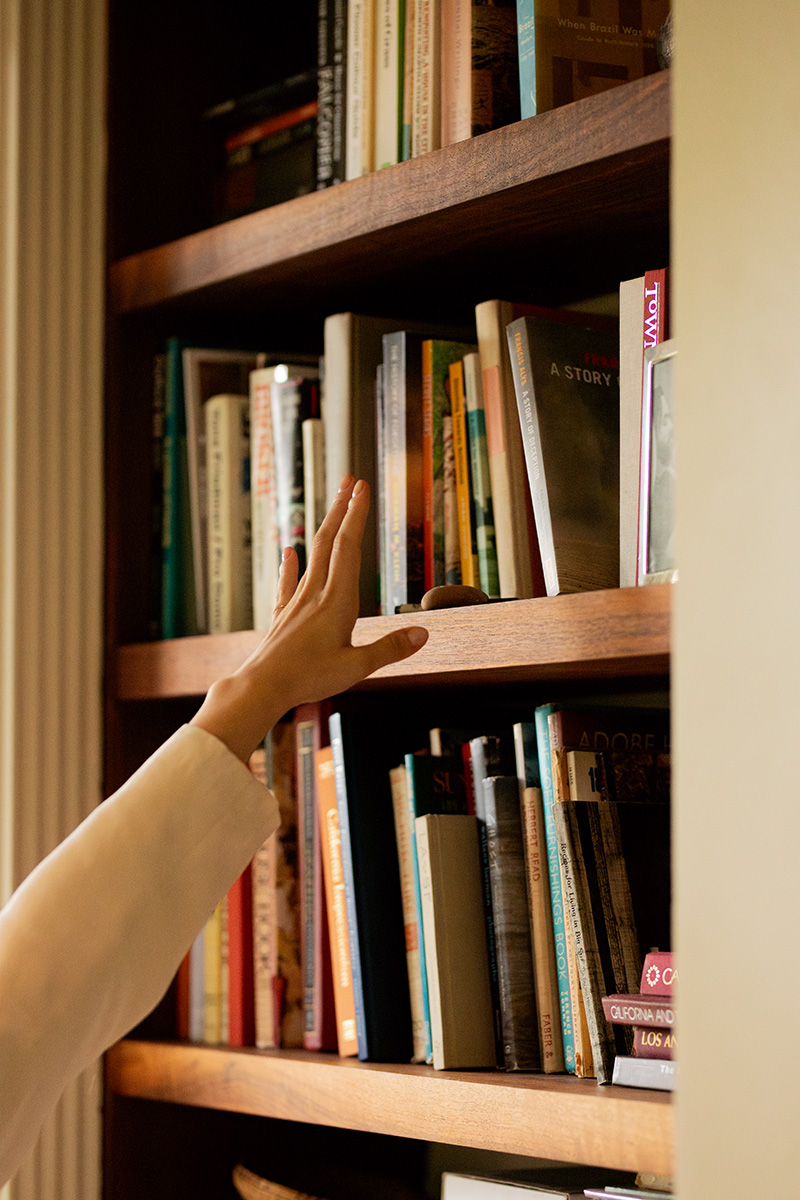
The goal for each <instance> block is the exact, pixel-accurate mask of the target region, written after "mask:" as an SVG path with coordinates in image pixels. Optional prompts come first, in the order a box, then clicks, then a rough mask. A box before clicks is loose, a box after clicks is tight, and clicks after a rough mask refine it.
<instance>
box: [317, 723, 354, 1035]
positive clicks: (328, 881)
mask: <svg viewBox="0 0 800 1200" xmlns="http://www.w3.org/2000/svg"><path fill="white" fill-rule="evenodd" d="M314 762H315V766H316V771H317V803H318V806H319V821H320V843H321V857H322V876H323V881H324V884H325V907H326V911H327V918H328V936H329V939H330V954H331V970H332V981H333V1003H334V1012H335V1016H336V1044H337V1048H338V1051H339V1055H340V1057H342V1058H349V1057H352V1055H354V1054H357V1053H358V1038H357V1035H356V1010H355V1001H354V998H353V973H352V969H351V965H350V942H349V936H348V932H347V907H346V904H345V888H344V871H343V868H342V848H341V839H340V836H339V812H338V808H337V806H336V784H335V781H334V770H333V750H332V749H331V747H330V746H323V747H321V748H320V749H319V750H317V751H316V752H315V754H314Z"/></svg>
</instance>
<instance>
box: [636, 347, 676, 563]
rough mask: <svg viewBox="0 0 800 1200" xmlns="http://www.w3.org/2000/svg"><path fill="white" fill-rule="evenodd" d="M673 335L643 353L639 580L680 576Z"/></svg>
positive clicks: (674, 348) (674, 350)
mask: <svg viewBox="0 0 800 1200" xmlns="http://www.w3.org/2000/svg"><path fill="white" fill-rule="evenodd" d="M676 352H677V348H676V343H675V339H674V338H672V339H671V340H670V341H668V342H661V343H659V345H657V346H653V347H651V348H650V349H648V350H646V351H645V359H644V375H643V381H642V445H641V454H640V457H639V464H640V465H639V556H638V557H639V561H638V572H637V583H639V584H640V585H641V584H647V583H668V582H671V581H672V580H674V579H677V578H678V568H677V564H676V562H675V457H674V455H675V438H674V429H675V356H676Z"/></svg>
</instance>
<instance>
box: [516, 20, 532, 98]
mask: <svg viewBox="0 0 800 1200" xmlns="http://www.w3.org/2000/svg"><path fill="white" fill-rule="evenodd" d="M535 8H536V4H535V0H517V47H518V57H519V101H520V113H521V115H522V117H523V118H524V117H533V116H535V115H536V16H535V11H534V10H535Z"/></svg>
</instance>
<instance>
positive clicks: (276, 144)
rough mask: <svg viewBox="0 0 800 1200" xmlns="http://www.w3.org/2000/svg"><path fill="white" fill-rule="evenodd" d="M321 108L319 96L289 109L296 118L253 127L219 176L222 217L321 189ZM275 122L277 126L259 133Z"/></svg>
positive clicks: (216, 184) (218, 202)
mask: <svg viewBox="0 0 800 1200" xmlns="http://www.w3.org/2000/svg"><path fill="white" fill-rule="evenodd" d="M317 107H318V106H317V102H316V100H315V101H314V102H313V104H309V105H305V106H303V107H302V108H299V109H297V110H295V112H294V113H291V114H286V117H287V118H291V120H287V121H283V122H277V121H274V122H268V123H265V124H264V125H263V126H255V127H254V128H253V129H252V130H249V131H247V133H248V134H249V135H250V136H251V137H252V138H253V139H254V140H248V141H245V142H244V144H241V145H239V146H237V147H236V148H235V149H233V150H232V151H231V152H230V153H229V154H228V155H227V158H226V161H225V166H224V169H223V170H222V171H220V173H219V174H218V175H217V177H216V179H215V181H214V216H215V218H216V219H217V220H218V221H227V220H230V219H231V217H238V216H243V215H244V214H245V213H249V212H257V211H258V210H259V209H262V208H269V207H271V206H272V205H273V204H283V203H285V202H286V201H287V200H293V199H295V197H297V196H306V195H308V193H309V192H313V191H314V190H315V187H316V155H317V141H316V134H317ZM270 125H271V126H273V127H272V129H271V131H270V132H265V133H264V134H263V136H261V137H258V134H259V133H260V132H261V131H262V129H266V128H267V127H268V126H270ZM256 139H257V140H256Z"/></svg>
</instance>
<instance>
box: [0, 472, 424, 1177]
mask: <svg viewBox="0 0 800 1200" xmlns="http://www.w3.org/2000/svg"><path fill="white" fill-rule="evenodd" d="M352 485H353V481H352V479H348V480H345V481H344V484H343V490H342V491H340V493H339V495H338V497H337V499H336V501H335V502H334V504H333V505H332V507H331V510H330V512H329V514H328V516H327V517H326V519H325V521H324V522H323V525H322V526H321V528H320V531H319V533H318V535H317V538H316V539H315V543H314V547H313V551H312V554H311V557H310V560H309V566H308V570H307V572H306V574H305V576H304V578H303V579H302V580H301V581H300V582H299V584H298V580H297V558H296V556H295V555H294V554H293V553H292V552H288V553H287V554H285V555H284V561H283V567H282V573H281V581H280V595H279V597H278V604H277V606H276V616H275V620H274V622H273V627H272V629H271V630H270V633H269V635H268V636H267V637H266V638H265V639H264V640H263V642H262V643H261V645H260V646H259V647H258V649H257V650H256V651H255V653H254V654H253V655H252V656H251V657H250V658H249V659H248V660H247V661H246V662H245V663H244V664H243V665H242V666H241V667H240V668H239V670H238V671H235V672H234V673H233V674H232V675H231V676H229V677H227V678H226V679H223V680H221V681H220V682H219V683H217V684H214V686H213V687H212V688H211V690H210V691H209V694H208V697H207V698H206V700H205V702H204V704H203V705H202V707H201V709H200V711H199V712H198V714H197V716H196V717H195V718H194V720H193V721H192V722H191V724H189V725H186V726H184V727H183V728H182V729H180V730H178V732H177V733H176V734H175V735H174V736H173V737H172V738H170V739H169V741H168V742H166V743H165V744H164V745H163V746H162V747H161V748H160V749H159V750H158V751H157V752H156V754H154V755H153V756H152V758H150V759H148V761H147V762H146V763H145V764H144V765H143V766H142V767H141V768H140V769H139V771H137V772H136V774H135V775H134V776H133V777H132V778H131V779H130V780H128V782H127V783H126V784H125V785H124V786H123V787H122V788H120V790H119V791H118V792H116V793H115V795H114V796H112V797H111V798H110V799H108V800H107V801H106V802H105V803H104V804H101V805H100V806H99V808H97V809H96V810H95V812H94V813H92V815H91V816H90V817H89V818H88V819H87V820H86V821H84V822H83V824H82V825H80V826H79V827H78V829H76V830H75V832H74V833H73V834H71V836H70V837H69V838H67V839H66V840H65V841H64V842H63V843H62V844H61V845H60V846H59V847H57V848H56V850H54V851H53V853H52V854H50V855H49V856H48V857H47V858H46V859H45V860H44V861H43V862H42V863H40V864H39V866H38V867H37V868H36V870H34V871H33V872H31V874H30V875H29V876H28V878H27V879H26V880H25V882H24V883H23V884H22V885H21V887H20V888H18V890H17V892H16V893H15V894H14V896H13V897H12V898H11V900H10V901H9V903H8V904H7V905H6V906H5V908H4V909H3V910H2V912H0V1185H2V1183H3V1182H4V1181H5V1180H6V1179H7V1178H8V1177H9V1176H10V1175H11V1173H12V1172H13V1170H14V1169H15V1168H16V1166H17V1165H18V1164H19V1163H20V1162H21V1161H22V1159H23V1158H24V1156H25V1154H26V1153H27V1151H28V1150H29V1149H30V1147H31V1146H32V1145H33V1142H34V1141H35V1138H36V1135H37V1133H38V1129H39V1127H40V1125H41V1123H42V1121H43V1120H44V1118H45V1117H46V1116H47V1114H48V1112H49V1111H50V1109H51V1108H52V1107H53V1105H54V1104H55V1103H56V1101H57V1100H58V1098H59V1096H60V1094H61V1092H62V1091H63V1089H64V1087H65V1086H66V1084H67V1083H68V1082H69V1081H70V1080H71V1079H72V1078H74V1077H75V1076H76V1075H77V1074H79V1072H80V1071H81V1070H83V1069H84V1068H85V1067H86V1066H88V1065H89V1064H90V1063H91V1062H92V1061H94V1059H95V1058H96V1057H97V1056H98V1055H99V1054H101V1053H102V1052H103V1051H104V1050H105V1049H107V1047H108V1046H109V1045H111V1044H112V1043H113V1042H114V1041H116V1040H117V1039H118V1038H120V1037H122V1036H123V1035H124V1034H125V1033H127V1032H128V1030H129V1029H131V1028H132V1026H134V1025H135V1024H136V1023H137V1022H138V1021H139V1020H141V1019H142V1017H144V1016H145V1015H146V1014H147V1012H149V1010H150V1009H151V1008H152V1007H153V1005H154V1004H156V1003H157V1002H158V1000H159V999H160V998H161V996H162V995H163V994H164V992H165V990H166V988H167V987H168V986H169V983H170V981H171V979H172V977H173V975H174V974H175V971H176V970H177V967H178V965H179V963H180V961H181V959H182V958H183V956H184V954H185V953H186V951H187V950H188V948H189V946H190V945H191V943H192V941H193V939H194V938H195V936H196V935H197V934H198V933H199V931H200V929H202V927H203V925H204V923H205V921H206V920H207V919H208V917H209V915H210V913H211V912H212V910H213V908H214V906H215V905H216V903H217V902H218V901H219V899H220V897H221V896H223V895H225V893H226V892H227V890H228V888H229V887H230V886H231V884H232V883H233V882H234V880H235V879H236V878H237V877H238V875H240V874H241V872H242V871H243V870H244V868H245V867H246V865H247V863H248V862H249V861H250V860H251V859H252V857H253V855H254V854H255V852H256V850H257V849H258V847H259V846H260V845H261V843H262V842H263V841H264V839H265V838H267V837H268V836H269V835H270V833H272V832H273V831H274V829H275V828H276V827H277V825H278V811H277V803H276V801H275V798H274V797H273V796H272V795H271V793H270V792H268V791H267V790H266V789H265V788H264V787H263V786H262V785H261V784H260V783H258V782H257V781H256V780H255V778H254V777H253V776H252V775H251V773H250V772H249V771H248V770H247V767H246V766H245V765H244V764H245V763H246V762H247V761H248V759H249V756H250V754H251V753H252V751H253V750H254V749H255V747H256V746H257V745H258V744H259V743H260V742H261V741H262V740H263V738H264V737H265V735H266V734H267V733H268V731H269V730H270V729H271V728H272V726H273V725H274V724H275V722H276V721H277V720H278V719H279V718H280V717H281V716H283V714H284V713H285V712H287V711H288V710H289V709H290V708H293V707H294V706H295V705H297V704H299V703H300V702H301V701H305V700H313V699H321V698H323V697H325V696H328V695H332V694H334V693H336V692H340V691H343V690H344V689H345V688H348V687H350V686H352V684H354V683H355V682H357V681H358V680H359V679H361V678H363V677H364V676H365V675H367V674H369V673H370V672H372V671H374V670H376V669H377V668H378V667H380V666H382V665H383V664H385V663H389V662H392V661H394V660H396V659H400V658H403V657H406V656H407V655H408V654H411V653H412V652H413V651H414V649H416V648H417V646H418V645H420V644H422V643H423V642H424V641H425V639H426V637H427V635H426V633H425V631H424V630H418V631H417V633H418V634H419V635H420V636H418V638H417V640H416V641H415V640H414V638H413V637H412V636H410V634H409V632H408V631H403V630H400V631H398V632H397V633H393V634H391V635H390V636H389V637H386V638H382V639H380V641H378V642H375V643H374V644H373V645H372V646H365V647H359V648H355V647H353V646H352V645H351V644H350V636H351V633H352V630H353V626H354V623H355V619H356V615H357V608H358V589H357V581H358V568H359V561H360V546H361V537H362V535H363V530H364V522H365V519H366V514H367V505H368V503H369V498H368V490H367V488H366V486H364V487H362V488H358V487H356V489H355V491H353V489H352ZM351 492H352V499H351Z"/></svg>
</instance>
